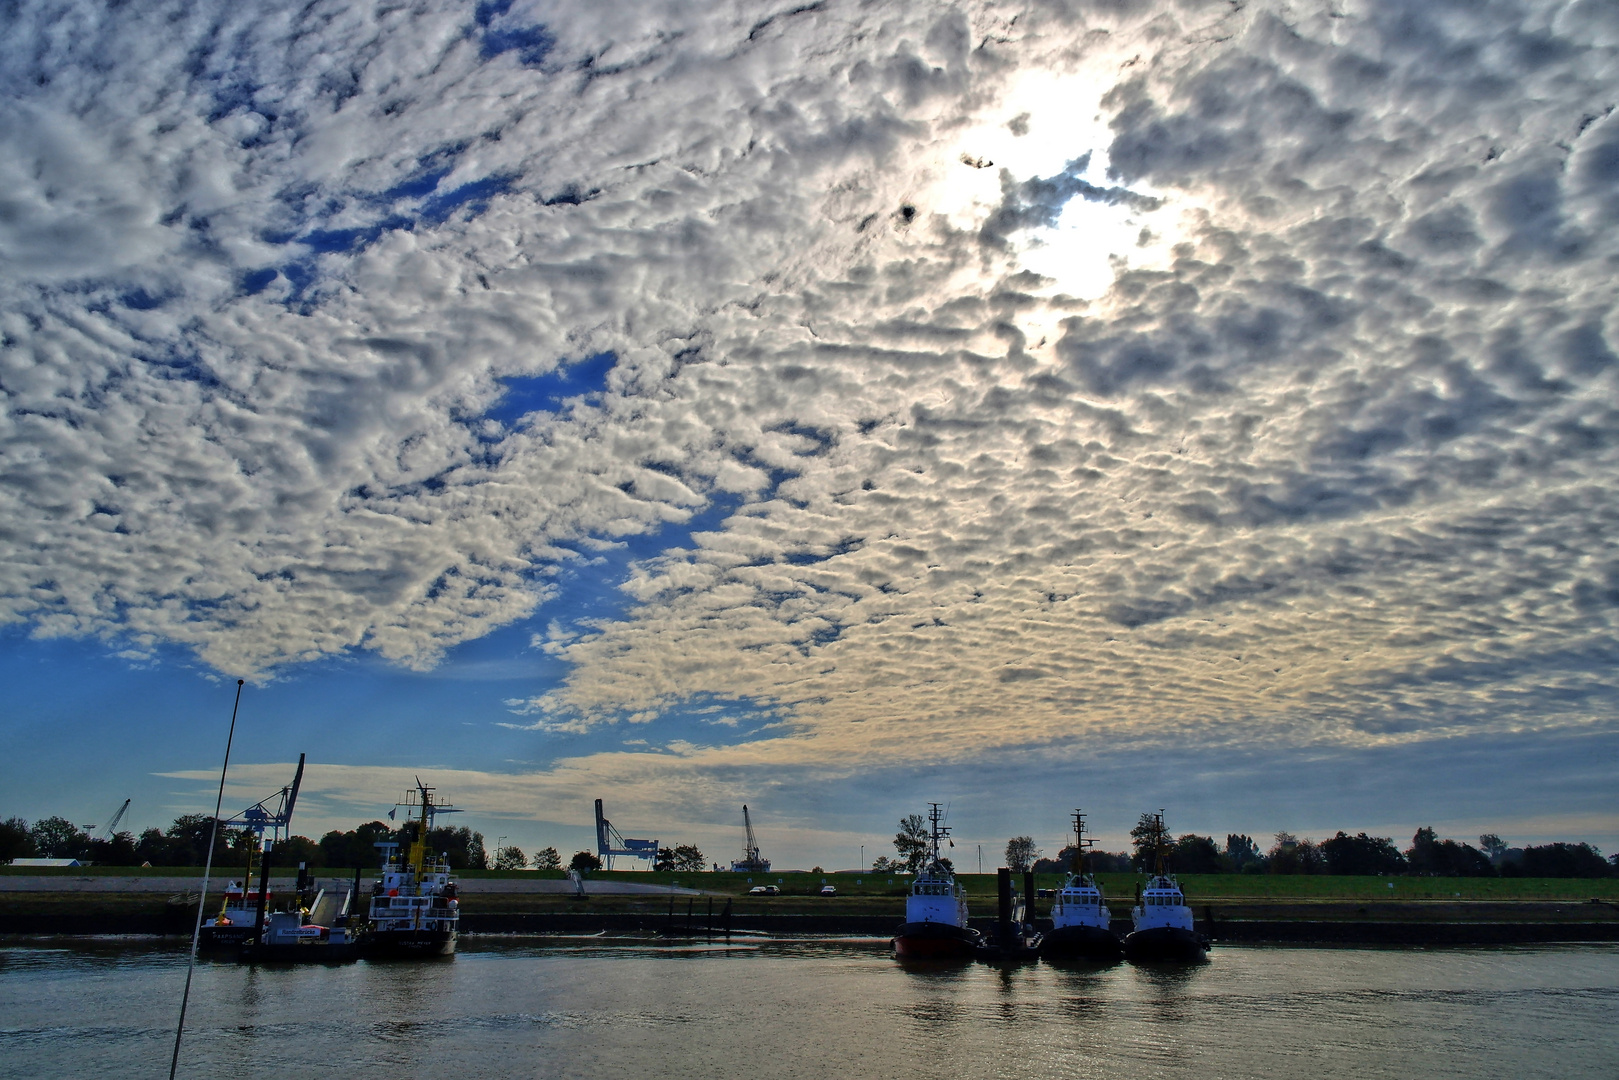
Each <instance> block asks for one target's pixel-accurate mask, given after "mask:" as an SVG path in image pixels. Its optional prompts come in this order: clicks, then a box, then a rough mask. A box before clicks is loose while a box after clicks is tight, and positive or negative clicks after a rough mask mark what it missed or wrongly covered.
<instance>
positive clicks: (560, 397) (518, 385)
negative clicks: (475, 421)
mask: <svg viewBox="0 0 1619 1080" xmlns="http://www.w3.org/2000/svg"><path fill="white" fill-rule="evenodd" d="M617 363H618V356H617V354H615V353H610V352H604V353H597V354H596V355H595V356H588V357H586V358H585V359H583V360H579V361H576V362H575V363H572V364H559V365H557V366H556V367H555V368H553V369H552V370H551V371H548V372H546V373H545V374H544V375H512V376H508V377H506V378H503V379H501V380H500V382H501V384H502V386H504V387H505V390H504V392H503V393H502V394H501V396H500V400H499V401H497V402H495V404H494V405H493V406H491V407H490V408H489V409H488V410H487V411H485V412H484V414H483V416H482V417H481V418H480V419H485V420H495V421H497V422H499V423H500V424H502V425H504V426H506V427H510V426H512V425H513V424H515V423H516V422H517V421H519V420H521V419H522V418H523V417H525V416H528V415H529V414H531V413H536V412H556V411H557V410H558V409H560V408H561V407H562V403H563V402H564V401H565V400H567V399H568V398H574V397H581V396H585V395H589V394H598V393H601V392H602V391H604V390H606V389H607V376H608V375H609V374H610V373H611V372H612V370H613V367H614V365H616V364H617Z"/></svg>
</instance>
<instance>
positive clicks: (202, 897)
mask: <svg viewBox="0 0 1619 1080" xmlns="http://www.w3.org/2000/svg"><path fill="white" fill-rule="evenodd" d="M241 704H242V680H241V679H237V680H236V702H235V704H233V705H232V706H231V707H230V732H229V733H228V734H227V735H226V736H225V763H224V764H223V765H221V766H220V767H219V797H218V798H216V799H215V800H214V823H213V825H211V826H210V827H209V829H208V855H207V857H206V858H204V859H203V863H202V891H201V892H200V893H198V894H197V924H196V925H195V926H193V927H192V928H191V956H190V957H189V958H188V959H187V960H186V988H185V992H184V993H182V994H181V995H180V1022H179V1023H178V1024H176V1025H175V1026H174V1056H173V1057H172V1058H170V1059H169V1080H174V1070H176V1069H178V1068H179V1067H180V1035H181V1034H182V1033H183V1032H184V1031H185V1029H186V1005H187V1003H189V1002H190V1001H191V973H192V972H193V971H195V970H196V968H197V941H198V940H199V939H200V938H201V937H202V906H203V905H204V904H206V903H207V902H208V875H209V874H211V873H213V869H214V841H215V839H216V838H217V837H218V835H219V811H220V808H221V807H223V806H224V805H225V770H227V769H229V768H230V744H231V742H232V740H234V739H235V738H236V710H237V708H239V707H240V706H241ZM261 902H262V900H261Z"/></svg>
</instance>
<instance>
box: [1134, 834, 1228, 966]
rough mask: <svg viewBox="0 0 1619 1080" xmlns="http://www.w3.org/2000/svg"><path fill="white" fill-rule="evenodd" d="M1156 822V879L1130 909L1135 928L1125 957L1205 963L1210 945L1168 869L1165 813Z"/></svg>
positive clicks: (1154, 867) (1154, 853) (1149, 882)
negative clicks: (1198, 929) (1165, 857)
mask: <svg viewBox="0 0 1619 1080" xmlns="http://www.w3.org/2000/svg"><path fill="white" fill-rule="evenodd" d="M1153 823H1154V827H1155V828H1154V833H1153V872H1152V877H1150V878H1148V879H1147V883H1146V884H1145V885H1144V886H1142V888H1141V899H1140V901H1139V902H1138V903H1137V904H1136V906H1135V907H1134V908H1132V909H1131V910H1130V921H1131V925H1132V929H1131V931H1130V933H1129V934H1128V935H1127V936H1126V937H1125V939H1124V955H1125V957H1126V958H1127V959H1130V960H1202V959H1203V958H1204V957H1205V956H1207V955H1208V951H1209V943H1208V941H1207V940H1206V939H1205V938H1204V937H1203V935H1202V934H1199V933H1198V932H1197V931H1196V930H1195V929H1194V928H1193V925H1192V909H1191V908H1190V907H1188V906H1187V904H1186V896H1185V895H1184V894H1183V893H1182V892H1181V887H1180V885H1179V883H1177V882H1176V881H1175V877H1174V875H1173V874H1170V873H1168V872H1166V870H1165V868H1164V856H1165V855H1166V854H1167V853H1168V850H1169V843H1168V841H1167V839H1166V836H1165V832H1164V813H1163V811H1162V810H1160V811H1159V812H1158V813H1157V814H1155V815H1153Z"/></svg>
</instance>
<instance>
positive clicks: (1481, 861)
mask: <svg viewBox="0 0 1619 1080" xmlns="http://www.w3.org/2000/svg"><path fill="white" fill-rule="evenodd" d="M1405 859H1406V862H1407V863H1408V864H1409V865H1410V868H1411V873H1413V874H1423V875H1427V876H1431V877H1494V876H1495V867H1493V866H1491V865H1490V860H1489V857H1488V856H1486V855H1485V854H1484V852H1482V851H1480V850H1479V849H1478V848H1476V847H1474V846H1473V845H1471V844H1458V843H1457V842H1456V841H1454V840H1441V839H1439V837H1438V835H1437V834H1435V833H1434V831H1433V829H1431V828H1427V827H1424V828H1421V829H1418V830H1417V832H1416V835H1415V836H1413V837H1412V838H1411V847H1410V848H1408V849H1407V850H1406V853H1405Z"/></svg>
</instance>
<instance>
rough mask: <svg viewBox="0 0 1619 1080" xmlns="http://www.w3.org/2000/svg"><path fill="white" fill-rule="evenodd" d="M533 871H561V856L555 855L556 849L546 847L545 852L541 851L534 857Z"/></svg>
mask: <svg viewBox="0 0 1619 1080" xmlns="http://www.w3.org/2000/svg"><path fill="white" fill-rule="evenodd" d="M534 869H536V870H561V869H562V856H561V855H560V854H558V853H557V849H556V848H554V847H548V848H546V849H545V850H543V851H541V852H540V853H539V854H538V855H535V856H534Z"/></svg>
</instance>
